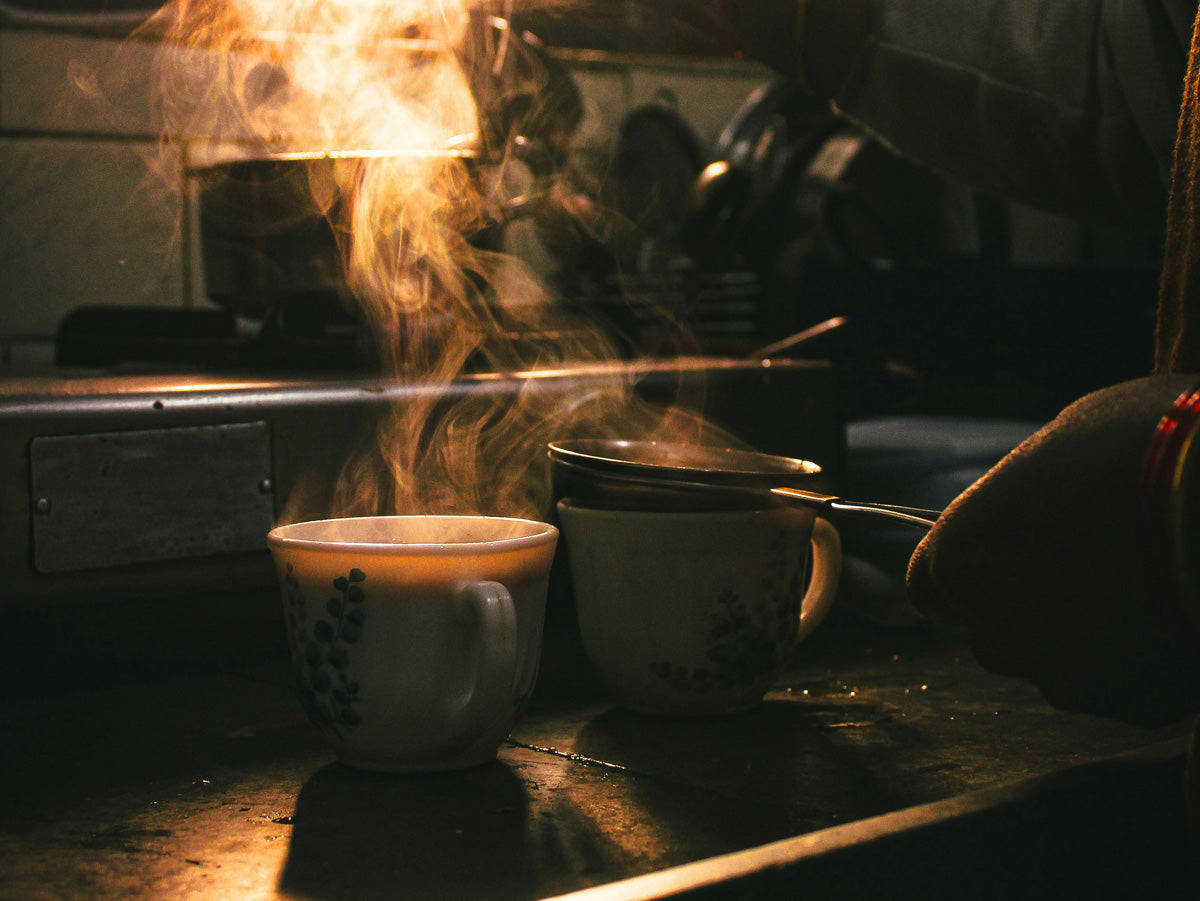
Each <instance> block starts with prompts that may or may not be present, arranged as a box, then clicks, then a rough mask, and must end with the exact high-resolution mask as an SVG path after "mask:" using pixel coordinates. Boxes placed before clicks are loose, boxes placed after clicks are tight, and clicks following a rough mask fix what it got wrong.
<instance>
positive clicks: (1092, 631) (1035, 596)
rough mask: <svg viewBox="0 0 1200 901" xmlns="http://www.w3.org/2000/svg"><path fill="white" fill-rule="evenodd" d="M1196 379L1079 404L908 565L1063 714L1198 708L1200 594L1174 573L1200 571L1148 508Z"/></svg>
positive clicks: (1134, 387)
mask: <svg viewBox="0 0 1200 901" xmlns="http://www.w3.org/2000/svg"><path fill="white" fill-rule="evenodd" d="M1195 382H1196V376H1195V375H1194V374H1193V375H1160V376H1151V377H1147V378H1143V379H1138V380H1135V381H1132V382H1127V383H1124V384H1121V385H1115V386H1112V387H1110V388H1105V389H1103V390H1101V391H1098V392H1095V393H1093V394H1090V395H1088V396H1086V397H1084V398H1081V399H1080V400H1078V401H1076V402H1075V403H1073V404H1071V405H1070V406H1069V407H1068V408H1067V409H1066V410H1064V411H1063V412H1062V413H1061V414H1060V415H1059V416H1058V417H1057V418H1056V419H1055V420H1054V421H1053V422H1051V423H1050V424H1049V425H1047V426H1046V427H1045V428H1043V429H1042V430H1040V431H1039V432H1038V433H1037V434H1035V435H1034V436H1032V437H1031V438H1030V439H1029V440H1027V441H1026V442H1024V443H1023V444H1022V445H1021V446H1020V447H1018V448H1017V449H1016V450H1015V451H1013V453H1011V454H1010V455H1009V456H1007V457H1006V458H1005V459H1004V460H1003V461H1001V462H1000V463H999V464H998V465H997V466H996V467H994V468H993V469H992V470H991V471H990V472H989V473H988V474H987V475H985V476H984V477H983V478H981V479H980V480H979V481H978V482H976V483H975V484H974V485H972V486H971V488H969V489H968V490H967V491H966V492H964V493H963V494H962V495H960V496H959V497H958V498H957V499H956V500H955V501H954V502H953V503H952V504H951V505H950V506H949V507H948V508H947V509H946V510H945V512H944V513H943V515H942V517H941V518H940V519H939V521H938V523H937V524H936V525H935V526H934V528H933V529H932V530H931V531H930V533H929V534H928V535H927V536H926V537H925V539H924V540H923V541H922V542H921V544H920V545H919V546H918V548H917V550H916V552H915V553H914V554H913V557H912V560H911V561H910V565H909V572H908V588H909V593H910V596H911V598H912V600H913V603H914V604H915V605H916V606H917V607H918V609H921V610H922V611H924V612H925V613H927V614H928V615H930V616H931V617H932V618H934V619H936V620H941V621H945V622H951V623H957V624H959V625H961V626H962V627H963V628H964V629H965V630H966V633H967V636H968V639H969V641H970V644H971V647H972V650H973V651H974V653H975V654H976V656H977V657H978V659H979V661H980V662H981V663H982V664H983V665H984V666H986V667H988V668H989V669H992V670H995V671H996V672H999V673H1004V674H1007V675H1014V676H1020V677H1024V678H1027V679H1030V680H1031V681H1033V682H1034V683H1035V684H1036V685H1037V686H1038V687H1039V688H1040V689H1041V691H1042V693H1043V694H1044V695H1045V697H1046V698H1047V700H1048V701H1049V702H1050V703H1051V704H1053V705H1054V706H1056V707H1059V708H1062V709H1065V710H1070V711H1079V712H1085V713H1092V714H1099V715H1104V716H1109V717H1114V718H1117V719H1122V720H1127V721H1131V722H1136V723H1143V724H1150V725H1157V724H1165V723H1168V722H1171V721H1174V720H1177V719H1180V718H1182V717H1184V716H1186V715H1188V714H1191V713H1196V712H1200V631H1197V629H1196V623H1197V622H1200V620H1197V618H1196V612H1197V611H1196V607H1195V604H1196V598H1195V596H1194V594H1191V593H1190V592H1189V591H1187V590H1185V589H1184V588H1182V587H1181V586H1184V585H1185V582H1181V581H1180V580H1179V579H1177V578H1175V577H1174V575H1173V574H1172V573H1171V572H1170V570H1171V568H1172V567H1178V566H1180V565H1184V566H1188V565H1191V566H1194V565H1195V564H1196V562H1197V561H1195V560H1191V559H1190V557H1189V556H1188V555H1187V553H1186V552H1185V553H1184V554H1183V556H1180V555H1179V554H1177V553H1176V552H1175V551H1174V550H1173V549H1172V548H1171V546H1170V544H1169V543H1168V544H1164V543H1163V542H1164V541H1169V540H1170V539H1169V538H1168V536H1169V535H1170V534H1172V533H1173V531H1174V529H1175V527H1176V526H1175V525H1174V524H1171V523H1168V522H1165V521H1164V520H1162V519H1161V516H1160V513H1161V511H1156V509H1155V507H1154V506H1153V504H1151V505H1148V504H1147V501H1148V500H1153V498H1152V496H1150V495H1148V494H1147V475H1148V473H1150V472H1152V471H1153V467H1151V468H1150V469H1148V468H1147V462H1148V460H1151V459H1153V458H1152V457H1151V451H1152V449H1153V448H1154V446H1155V442H1156V438H1157V437H1158V436H1160V435H1161V434H1162V433H1161V432H1160V430H1159V424H1160V422H1161V421H1162V419H1163V418H1164V416H1169V415H1170V414H1171V411H1172V410H1173V409H1174V403H1175V399H1176V398H1177V397H1178V396H1179V395H1180V394H1181V393H1182V392H1184V391H1185V390H1186V389H1188V388H1189V386H1191V385H1192V384H1194V383H1195ZM1195 452H1196V453H1197V454H1200V443H1198V446H1197V448H1196V451H1195ZM1172 468H1173V465H1172ZM1170 481H1172V479H1168V482H1170ZM1164 509H1165V508H1164Z"/></svg>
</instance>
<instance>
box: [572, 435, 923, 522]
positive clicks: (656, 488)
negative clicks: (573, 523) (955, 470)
mask: <svg viewBox="0 0 1200 901" xmlns="http://www.w3.org/2000/svg"><path fill="white" fill-rule="evenodd" d="M549 456H550V471H551V478H552V482H553V490H554V493H555V496H556V497H559V498H569V499H570V500H571V501H572V502H574V503H576V504H579V505H580V506H585V507H596V508H602V509H612V510H740V509H756V508H760V507H766V506H771V505H784V504H794V505H800V506H804V507H810V508H813V509H816V510H819V511H821V512H822V515H825V516H829V517H836V516H838V515H853V516H871V517H879V518H883V519H887V520H891V521H894V522H902V523H906V524H908V525H911V526H916V527H918V528H922V529H928V528H930V527H931V526H932V525H933V524H934V522H936V521H937V518H938V516H939V515H940V512H939V511H937V510H927V509H923V508H920V507H905V506H899V505H895V504H881V503H868V502H860V501H852V500H847V499H845V498H842V497H838V496H836V495H832V494H828V493H826V492H825V491H824V490H822V489H823V488H824V487H825V483H824V480H823V478H822V474H821V467H820V466H819V465H818V464H817V463H814V462H812V461H810V460H801V459H796V458H792V457H781V456H775V455H772V454H763V453H758V452H755V451H746V450H739V449H736V448H729V447H721V446H716V445H699V444H675V443H669V442H659V441H629V440H622V439H604V438H577V439H571V440H563V441H554V442H551V444H550V445H549Z"/></svg>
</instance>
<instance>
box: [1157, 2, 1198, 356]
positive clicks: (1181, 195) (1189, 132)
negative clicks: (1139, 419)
mask: <svg viewBox="0 0 1200 901" xmlns="http://www.w3.org/2000/svg"><path fill="white" fill-rule="evenodd" d="M1198 216H1200V18H1198V19H1197V24H1196V27H1194V28H1193V32H1192V46H1191V52H1190V54H1189V57H1188V68H1187V75H1186V76H1185V77H1184V84H1183V104H1182V107H1181V109H1180V114H1179V135H1178V137H1177V139H1176V142H1175V163H1174V168H1173V170H1172V178H1171V193H1170V198H1169V200H1168V204H1167V235H1166V244H1165V247H1164V250H1163V260H1164V262H1163V271H1162V282H1161V285H1160V290H1159V302H1158V334H1157V348H1156V356H1155V368H1156V369H1157V370H1158V371H1159V372H1192V371H1200V219H1198V218H1197V217H1198Z"/></svg>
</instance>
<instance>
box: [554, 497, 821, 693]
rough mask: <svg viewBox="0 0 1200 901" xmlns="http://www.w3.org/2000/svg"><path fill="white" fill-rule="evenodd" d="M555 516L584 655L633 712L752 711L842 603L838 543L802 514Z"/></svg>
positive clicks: (565, 508)
mask: <svg viewBox="0 0 1200 901" xmlns="http://www.w3.org/2000/svg"><path fill="white" fill-rule="evenodd" d="M558 513H559V518H560V521H561V523H562V527H563V535H564V538H565V539H566V543H567V549H568V552H569V554H570V565H571V578H572V583H573V585H574V590H575V603H576V607H577V610H578V615H579V629H580V633H581V637H582V639H583V645H584V649H585V651H586V652H587V655H588V659H589V660H590V661H591V663H592V665H593V666H594V667H595V669H596V670H597V672H598V673H599V675H600V677H601V678H602V679H603V681H604V682H605V684H606V685H607V686H608V688H609V689H610V690H611V691H612V692H613V695H614V697H615V698H616V700H617V701H618V702H619V703H620V704H622V705H623V706H625V707H628V708H631V709H634V710H640V711H643V712H650V713H663V714H671V715H697V714H717V713H732V712H735V711H740V710H746V709H748V708H751V707H753V706H755V705H757V704H758V703H760V702H761V701H762V698H763V695H764V694H765V693H766V691H767V689H769V688H770V687H771V684H772V683H773V682H774V680H775V679H776V678H777V677H778V676H779V673H780V671H781V670H782V667H783V665H784V662H785V658H786V657H787V655H788V654H789V653H790V652H791V651H792V650H793V649H794V648H795V647H796V645H797V644H798V643H799V642H800V641H802V640H803V639H804V638H806V637H807V636H808V635H809V634H811V632H812V631H813V630H814V629H815V628H816V627H817V625H818V624H819V623H820V622H821V620H822V619H823V618H824V617H825V614H826V613H827V612H828V611H829V608H830V606H831V605H832V603H833V599H834V596H835V594H836V592H837V586H838V581H839V578H840V576H841V566H842V555H841V540H840V539H839V537H838V533H837V530H836V529H834V527H833V526H832V525H830V524H829V523H828V522H827V521H826V520H824V519H819V518H817V517H816V516H815V514H814V513H813V512H811V511H809V510H804V509H798V508H776V509H764V510H739V511H723V512H663V513H658V512H642V511H624V510H597V509H591V508H587V507H579V506H575V505H573V504H572V503H571V502H570V501H560V502H559V504H558ZM810 547H811V548H812V552H813V553H812V560H813V567H812V574H811V578H806V576H807V561H808V559H809V556H808V551H809V548H810Z"/></svg>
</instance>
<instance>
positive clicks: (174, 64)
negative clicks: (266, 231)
mask: <svg viewBox="0 0 1200 901" xmlns="http://www.w3.org/2000/svg"><path fill="white" fill-rule="evenodd" d="M533 2H538V3H539V5H561V4H562V2H563V0H525V2H523V3H520V4H517V3H516V2H510V3H508V4H507V11H511V10H512V8H513V7H514V6H517V5H520V6H521V7H527V6H530V5H532V3H533ZM485 7H486V8H485ZM495 8H496V3H495V2H491V3H485V2H484V0H176V2H174V3H172V4H171V5H169V6H168V7H166V8H164V10H162V12H161V13H160V14H159V16H157V17H156V24H157V26H158V27H160V28H165V29H166V30H167V31H168V32H169V34H170V36H171V38H172V40H171V41H170V42H168V44H167V51H166V53H165V54H164V65H163V67H162V72H161V81H162V84H161V92H162V106H163V116H164V119H165V122H166V134H165V137H166V139H168V140H169V141H183V140H188V141H194V139H196V138H198V137H199V138H203V141H202V142H201V143H202V144H204V145H206V146H207V148H208V149H209V150H210V151H211V152H212V153H213V154H214V155H216V156H218V157H220V154H221V153H222V152H225V153H232V154H233V155H234V156H235V157H236V156H250V157H257V156H267V155H269V156H271V157H273V158H275V157H277V158H280V159H287V160H290V161H293V162H295V163H296V164H297V165H302V166H306V167H307V172H308V183H309V186H310V188H311V195H312V198H313V203H314V204H315V205H316V208H317V209H318V210H319V211H320V212H322V213H323V214H324V215H325V216H326V217H327V218H328V219H329V221H330V224H331V226H332V228H333V230H334V233H335V235H336V236H337V239H338V242H339V250H340V253H341V258H342V261H343V264H344V269H345V272H344V277H345V283H346V284H347V285H348V286H349V288H350V290H351V292H352V294H353V297H354V300H355V302H356V303H357V304H358V305H359V307H360V311H361V315H362V318H363V319H364V321H365V322H366V323H367V324H368V325H369V327H370V331H371V333H372V334H373V335H374V336H375V337H376V338H377V340H378V343H379V355H380V359H381V363H382V365H383V367H384V372H383V373H382V375H383V376H384V377H387V378H394V379H396V380H399V381H401V382H416V381H419V382H420V383H422V384H424V385H431V386H435V387H436V386H444V385H449V383H450V382H452V381H453V380H455V379H457V378H460V377H461V376H462V375H463V374H464V373H466V372H471V371H476V370H482V371H493V372H505V373H516V372H539V371H542V370H557V369H561V368H562V367H565V366H571V365H575V364H579V363H592V364H595V365H605V363H606V361H611V360H614V359H616V357H617V354H616V353H615V352H614V350H613V348H612V347H611V345H610V343H609V341H608V340H607V339H606V338H605V337H604V334H603V333H602V332H601V331H600V330H599V329H598V328H596V327H592V326H589V325H588V324H587V323H584V322H580V321H579V320H578V318H577V317H575V316H567V314H566V313H565V312H564V311H563V310H562V309H561V305H560V304H558V303H556V298H554V297H553V296H552V295H551V293H550V292H549V291H548V290H547V288H546V286H545V285H544V284H543V283H542V282H541V281H540V280H539V278H538V277H537V275H536V274H535V273H534V272H533V271H532V269H531V267H529V266H528V265H525V264H524V263H522V261H520V260H517V259H514V258H512V257H509V256H506V255H504V254H502V253H499V252H498V249H497V248H496V247H495V246H491V245H489V243H488V242H487V241H481V240H477V237H478V236H479V235H480V234H486V233H487V232H486V230H487V228H488V227H489V226H496V225H497V224H498V223H499V222H500V221H501V220H500V218H499V217H498V209H499V208H500V207H502V206H503V203H504V200H505V197H504V194H503V186H504V185H505V184H506V181H507V180H508V179H509V175H510V173H511V172H512V171H514V170H517V169H519V168H520V167H521V165H522V163H521V160H520V153H519V152H517V151H518V149H519V148H522V147H527V146H528V143H529V142H528V141H526V142H525V143H524V144H523V143H522V142H521V141H519V140H518V138H523V137H527V136H523V135H519V134H515V133H513V134H501V135H500V136H499V139H498V140H497V138H496V136H495V135H494V134H492V131H493V130H494V127H495V120H496V119H497V118H498V116H497V114H498V111H501V110H504V109H507V108H508V107H507V106H506V104H508V103H510V101H519V102H513V104H512V106H513V108H514V109H525V108H526V107H525V106H521V104H522V103H523V104H526V105H528V104H531V103H537V102H539V101H540V99H541V98H543V97H544V96H545V95H546V94H547V87H548V86H549V82H548V81H546V80H543V81H541V82H539V81H538V72H537V70H536V66H533V67H526V68H527V69H528V70H529V71H526V72H524V73H523V74H522V75H521V76H520V77H510V76H509V75H507V74H506V73H509V72H510V71H520V67H519V66H517V65H516V62H515V61H519V54H520V52H521V48H518V47H517V45H516V43H515V42H516V41H517V40H518V38H517V37H516V36H514V35H513V33H512V30H511V29H509V28H507V27H505V20H504V19H503V18H501V19H497V18H495V17H494V16H493V13H494V12H495V11H496V9H495ZM181 46H182V47H183V48H186V49H185V50H184V51H182V52H181V51H180V49H179V48H180V47H181ZM522 78H523V79H524V81H522V80H521V79H522ZM543 78H544V76H543ZM481 88H482V89H483V90H484V91H485V93H486V97H487V99H486V104H485V108H484V109H483V110H482V112H483V114H484V115H483V116H482V117H481V111H480V109H477V104H476V98H477V96H478V95H479V93H480V90H481ZM485 119H486V121H487V125H485V124H484V120H485ZM515 122H516V125H517V126H519V125H520V121H519V119H518V120H515ZM501 124H502V125H503V124H504V123H503V122H501ZM571 127H573V124H572V125H571ZM566 136H567V137H569V129H568V132H567V135H566ZM556 137H557V138H561V137H563V136H562V135H556ZM201 155H202V154H201ZM530 165H531V166H532V164H530ZM537 177H538V178H542V179H543V180H545V179H547V178H549V179H550V181H551V184H550V185H545V184H539V187H541V188H545V189H547V190H546V191H545V192H544V193H545V194H546V196H553V190H552V189H553V187H554V185H553V177H554V173H550V174H549V175H548V176H547V175H546V174H545V173H540V174H538V175H537ZM525 178H526V181H528V178H529V173H528V172H526V173H525ZM576 208H578V209H586V208H588V204H587V203H583V202H580V203H578V204H577V205H576ZM534 333H537V334H540V335H543V336H545V335H547V334H553V335H554V336H555V338H554V340H545V339H543V340H524V339H523V338H522V337H521V336H523V335H524V336H528V335H530V334H534ZM513 336H516V337H515V338H514V337H513ZM433 394H434V392H423V393H422V398H425V399H422V400H416V399H413V398H406V399H405V400H404V401H403V402H402V403H397V404H396V405H395V406H394V407H393V408H392V409H391V410H390V411H389V413H388V415H387V416H385V417H384V419H383V421H382V422H381V423H380V424H379V432H378V436H377V441H376V442H375V444H374V445H373V446H371V447H370V448H368V449H366V450H364V451H363V452H362V454H361V455H360V456H358V457H356V458H355V459H353V460H351V461H349V462H348V463H347V466H346V470H345V472H344V473H343V474H342V478H341V483H340V485H339V490H338V492H337V494H336V499H335V501H334V506H333V509H331V510H329V511H323V512H327V513H328V514H329V515H339V516H345V515H361V514H375V513H411V512H487V513H492V514H505V515H517V516H541V515H544V514H545V511H546V510H547V509H548V506H549V504H548V501H549V498H548V497H547V496H546V495H547V486H546V484H545V479H544V478H543V477H542V473H541V469H540V467H541V466H542V465H543V462H544V455H545V445H546V443H547V442H548V441H550V440H553V439H557V438H562V437H566V436H570V435H572V434H579V433H581V432H586V433H588V434H594V435H597V436H609V437H611V436H614V433H615V434H616V436H619V437H639V436H642V435H645V434H646V432H647V431H648V430H651V429H653V428H655V427H656V426H657V424H658V423H659V422H661V421H662V420H661V418H657V414H655V413H654V412H652V411H649V410H645V409H641V408H638V409H635V408H634V405H633V401H632V397H631V390H630V385H629V384H628V383H624V382H622V380H621V379H619V378H617V379H613V380H611V383H610V385H609V387H607V388H606V389H604V391H603V392H600V393H599V394H597V395H589V397H588V398H586V402H582V401H581V399H579V398H575V399H569V400H564V399H563V398H561V397H559V398H558V399H554V397H552V396H551V395H549V394H548V393H546V392H538V391H532V390H531V391H525V392H523V393H522V394H521V396H519V397H518V398H517V399H516V401H515V403H514V402H513V401H512V398H511V396H510V395H506V394H503V393H501V395H502V396H494V395H493V393H492V392H466V393H465V394H464V395H463V399H462V401H461V402H459V403H456V405H454V406H452V407H450V408H449V409H447V408H446V405H445V404H441V403H440V402H439V400H438V399H436V398H435V397H433V396H432V395H433ZM500 405H503V408H502V407H501V406H500ZM684 419H685V420H686V417H684ZM688 428H689V429H690V428H691V424H690V423H689V425H688ZM307 512H309V513H311V511H307Z"/></svg>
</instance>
